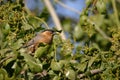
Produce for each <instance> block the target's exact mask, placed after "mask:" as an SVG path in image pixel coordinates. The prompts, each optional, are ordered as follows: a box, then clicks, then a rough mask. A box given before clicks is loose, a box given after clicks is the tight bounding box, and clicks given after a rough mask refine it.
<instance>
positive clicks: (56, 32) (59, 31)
mask: <svg viewBox="0 0 120 80" xmlns="http://www.w3.org/2000/svg"><path fill="white" fill-rule="evenodd" d="M61 32H62V30H56V31H55V32H54V33H53V34H54V35H57V34H59V33H61Z"/></svg>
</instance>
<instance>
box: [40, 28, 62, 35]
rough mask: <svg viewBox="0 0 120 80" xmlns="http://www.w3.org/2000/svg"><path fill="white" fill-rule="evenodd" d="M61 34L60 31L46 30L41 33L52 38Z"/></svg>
mask: <svg viewBox="0 0 120 80" xmlns="http://www.w3.org/2000/svg"><path fill="white" fill-rule="evenodd" d="M61 32H62V30H53V29H46V30H44V31H43V32H42V34H44V35H48V36H53V35H55V34H57V33H61Z"/></svg>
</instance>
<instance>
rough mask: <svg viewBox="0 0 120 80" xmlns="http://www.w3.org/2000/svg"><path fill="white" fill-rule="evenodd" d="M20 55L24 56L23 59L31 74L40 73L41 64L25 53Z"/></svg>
mask: <svg viewBox="0 0 120 80" xmlns="http://www.w3.org/2000/svg"><path fill="white" fill-rule="evenodd" d="M22 55H23V56H24V59H25V61H26V63H27V65H28V67H29V68H30V70H31V71H32V72H41V71H42V69H43V65H42V64H41V63H39V62H38V61H36V59H35V58H33V57H32V56H30V55H29V54H25V53H23V54H22Z"/></svg>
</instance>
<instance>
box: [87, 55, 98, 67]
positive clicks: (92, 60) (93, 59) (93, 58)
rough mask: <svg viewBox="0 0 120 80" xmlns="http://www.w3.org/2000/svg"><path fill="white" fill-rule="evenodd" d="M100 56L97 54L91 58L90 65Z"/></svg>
mask: <svg viewBox="0 0 120 80" xmlns="http://www.w3.org/2000/svg"><path fill="white" fill-rule="evenodd" d="M98 56H99V54H97V55H95V56H94V57H91V59H90V60H89V62H88V67H90V66H91V65H92V64H93V62H94V61H95V60H96V58H97V57H98Z"/></svg>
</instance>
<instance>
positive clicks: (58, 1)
mask: <svg viewBox="0 0 120 80" xmlns="http://www.w3.org/2000/svg"><path fill="white" fill-rule="evenodd" d="M55 1H56V2H57V3H58V4H59V5H61V6H62V7H64V8H66V9H68V10H71V11H73V12H76V13H77V14H80V13H81V12H80V11H78V10H76V9H75V8H72V7H69V6H67V5H65V4H64V3H62V2H61V1H60V0H55Z"/></svg>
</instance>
